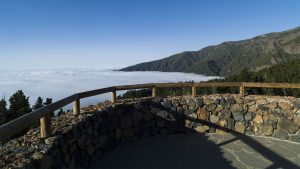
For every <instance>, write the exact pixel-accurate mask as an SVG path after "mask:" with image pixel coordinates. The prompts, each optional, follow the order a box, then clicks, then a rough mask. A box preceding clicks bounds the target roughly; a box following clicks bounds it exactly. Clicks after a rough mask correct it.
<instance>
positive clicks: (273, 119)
mask: <svg viewBox="0 0 300 169" xmlns="http://www.w3.org/2000/svg"><path fill="white" fill-rule="evenodd" d="M277 121H278V120H277V117H276V116H275V115H274V114H268V115H267V118H266V120H264V123H266V124H272V125H273V124H276V123H277Z"/></svg>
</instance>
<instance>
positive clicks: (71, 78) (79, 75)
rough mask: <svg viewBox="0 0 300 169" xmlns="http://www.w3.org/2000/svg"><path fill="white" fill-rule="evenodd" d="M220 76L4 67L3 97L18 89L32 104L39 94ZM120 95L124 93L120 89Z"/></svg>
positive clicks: (0, 82) (104, 97)
mask: <svg viewBox="0 0 300 169" xmlns="http://www.w3.org/2000/svg"><path fill="white" fill-rule="evenodd" d="M213 78H216V77H213V76H203V75H196V74H191V73H177V72H171V73H166V72H121V71H113V70H105V69H84V68H81V69H79V68H78V69H49V70H0V96H1V97H2V98H6V100H8V99H9V97H10V96H11V95H12V94H13V93H15V92H16V91H17V90H23V92H24V93H25V94H26V95H27V96H30V103H31V105H32V104H34V103H35V101H36V99H37V97H38V96H41V97H43V98H46V97H50V98H53V101H56V100H59V99H61V98H64V97H66V96H69V95H71V94H74V93H77V92H83V91H87V90H93V89H98V88H103V87H109V86H115V85H127V84H140V83H155V82H179V81H192V80H193V81H196V82H197V81H207V80H209V79H213ZM117 94H121V92H118V93H117ZM110 98H111V94H110V93H109V94H104V95H99V96H95V97H91V98H87V99H83V100H82V102H81V103H82V105H87V104H93V103H98V102H101V101H104V100H107V99H110Z"/></svg>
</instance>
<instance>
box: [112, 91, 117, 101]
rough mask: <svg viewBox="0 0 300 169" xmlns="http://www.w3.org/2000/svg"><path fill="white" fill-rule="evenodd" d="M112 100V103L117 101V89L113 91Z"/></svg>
mask: <svg viewBox="0 0 300 169" xmlns="http://www.w3.org/2000/svg"><path fill="white" fill-rule="evenodd" d="M111 102H112V103H116V102H117V92H116V91H115V90H114V91H113V92H112V98H111Z"/></svg>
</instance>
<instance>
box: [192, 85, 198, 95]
mask: <svg viewBox="0 0 300 169" xmlns="http://www.w3.org/2000/svg"><path fill="white" fill-rule="evenodd" d="M196 95H197V88H196V86H193V87H192V97H196Z"/></svg>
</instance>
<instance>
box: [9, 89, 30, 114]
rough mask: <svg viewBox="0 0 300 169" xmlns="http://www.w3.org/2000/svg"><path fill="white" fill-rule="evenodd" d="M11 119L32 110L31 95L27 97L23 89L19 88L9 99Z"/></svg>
mask: <svg viewBox="0 0 300 169" xmlns="http://www.w3.org/2000/svg"><path fill="white" fill-rule="evenodd" d="M9 103H10V106H9V120H13V119H16V118H18V117H20V116H22V115H24V114H27V113H29V112H31V108H30V104H29V97H26V96H25V94H24V93H23V91H22V90H18V91H17V92H16V93H15V94H13V95H12V96H11V97H10V99H9Z"/></svg>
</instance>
